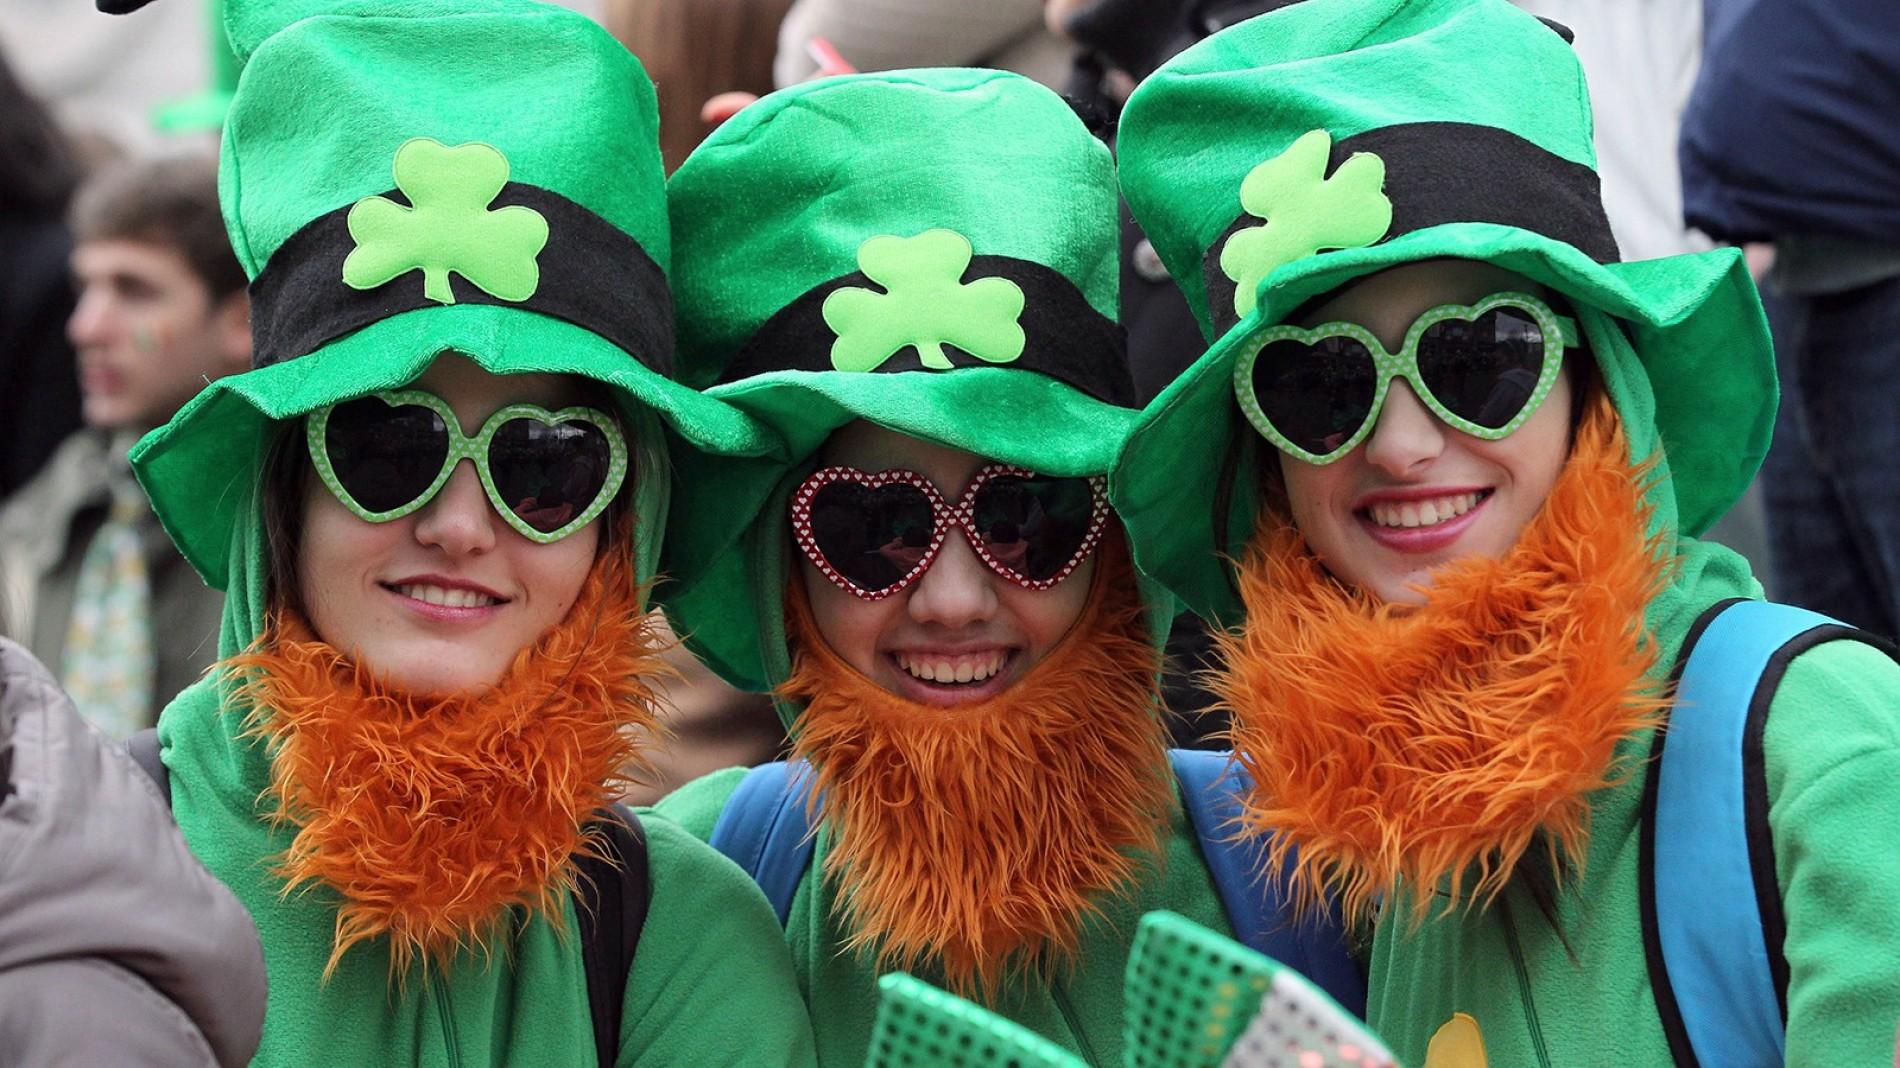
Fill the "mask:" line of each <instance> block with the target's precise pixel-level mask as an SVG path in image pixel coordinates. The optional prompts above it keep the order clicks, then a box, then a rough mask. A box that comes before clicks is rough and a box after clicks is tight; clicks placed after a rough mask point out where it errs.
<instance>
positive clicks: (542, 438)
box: [304, 389, 627, 544]
mask: <svg viewBox="0 0 1900 1068" xmlns="http://www.w3.org/2000/svg"><path fill="white" fill-rule="evenodd" d="M304 438H305V441H306V442H307V444H308V445H309V447H310V461H311V463H313V464H314V465H316V469H317V476H318V477H319V478H321V479H323V484H324V485H325V486H328V487H329V488H330V492H331V493H333V494H335V495H336V499H337V500H339V501H341V502H343V506H344V507H345V508H348V509H349V510H350V511H351V512H352V513H354V514H355V515H356V516H357V518H359V519H363V520H366V521H368V522H371V523H387V522H389V521H390V520H393V519H401V518H402V517H403V516H406V515H408V514H409V513H411V512H414V511H415V510H416V509H418V508H421V507H422V506H423V505H425V504H428V503H429V502H430V501H431V500H433V499H434V498H435V495H436V494H437V493H440V492H441V491H442V487H443V486H445V485H447V484H448V481H449V476H450V475H451V474H453V473H454V471H455V465H456V464H458V463H460V462H461V461H463V460H471V461H473V462H474V464H475V473H476V475H477V477H479V478H480V479H481V483H482V489H483V490H484V491H486V492H487V494H488V500H489V503H491V504H493V505H494V506H495V511H496V512H498V513H499V514H500V515H501V517H502V518H503V519H505V520H507V522H508V525H509V526H511V527H513V528H514V529H515V530H516V531H517V532H519V533H520V534H521V536H522V537H524V538H527V539H529V540H530V541H537V542H541V543H544V544H545V543H547V542H555V541H559V540H561V539H562V538H565V537H567V536H568V535H569V534H572V533H574V532H575V531H576V530H579V529H580V528H581V527H583V526H586V525H587V524H588V523H589V522H590V521H592V520H593V519H594V517H595V516H598V515H599V514H600V513H601V512H602V511H604V510H606V507H607V503H608V502H609V501H611V500H613V496H614V494H615V493H616V492H618V491H619V489H620V484H621V483H622V482H623V481H625V480H626V477H627V440H626V438H625V437H624V436H623V435H622V433H621V431H620V424H619V423H618V422H616V421H615V420H614V418H613V417H612V416H610V415H608V414H607V413H605V412H602V411H600V410H598V409H595V408H578V407H577V408H563V409H561V410H560V411H558V412H550V411H548V410H547V409H546V408H542V407H540V406H539V405H534V404H510V405H508V406H507V407H505V408H503V409H501V410H500V411H498V412H496V413H495V414H493V415H491V416H489V417H488V419H487V421H485V422H484V423H482V428H481V430H479V431H477V432H476V433H475V435H474V436H472V437H471V436H468V435H465V434H463V433H462V425H461V422H460V421H459V420H457V419H456V417H455V410H454V409H453V408H451V407H449V403H448V402H447V401H445V400H443V399H442V398H440V397H438V396H436V395H435V394H433V393H425V392H423V391H421V390H416V389H408V390H399V391H394V392H390V391H385V392H379V393H372V394H370V395H369V396H367V397H359V398H357V399H355V400H347V401H343V402H341V403H338V404H332V405H330V406H329V407H327V408H322V409H319V410H318V411H316V412H314V413H312V414H311V416H310V417H309V418H308V419H307V420H305V422H304Z"/></svg>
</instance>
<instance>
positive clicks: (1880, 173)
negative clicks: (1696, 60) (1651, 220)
mask: <svg viewBox="0 0 1900 1068" xmlns="http://www.w3.org/2000/svg"><path fill="white" fill-rule="evenodd" d="M1705 4H1706V6H1705V8H1704V27H1705V30H1704V51H1703V60H1702V70H1701V73H1700V75H1699V76H1698V78H1697V80H1696V86H1695V90H1694V92H1693V93H1692V94H1691V95H1690V98H1689V107H1688V110H1687V112H1686V113H1685V114H1684V115H1683V120H1682V135H1681V146H1680V147H1681V157H1682V187H1683V213H1684V214H1685V215H1686V216H1687V218H1688V222H1689V224H1690V225H1691V226H1695V227H1699V228H1700V229H1702V230H1704V231H1706V232H1707V233H1709V234H1710V235H1711V236H1714V237H1716V238H1719V239H1722V240H1727V241H1736V242H1740V241H1753V240H1772V239H1775V238H1778V237H1780V236H1782V235H1787V234H1823V235H1837V236H1841V237H1850V238H1859V239H1862V240H1864V241H1871V242H1878V243H1881V244H1886V245H1900V119H1897V118H1896V117H1900V4H1896V3H1895V2H1894V0H1705Z"/></svg>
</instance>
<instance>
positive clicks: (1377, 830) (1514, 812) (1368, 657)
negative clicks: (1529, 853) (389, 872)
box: [1214, 395, 1666, 922]
mask: <svg viewBox="0 0 1900 1068" xmlns="http://www.w3.org/2000/svg"><path fill="white" fill-rule="evenodd" d="M1646 481H1647V470H1646V468H1644V467H1640V466H1636V465H1632V464H1631V463H1630V462H1629V460H1628V450H1627V446H1626V444H1625V442H1624V437H1623V433H1622V429H1621V424H1620V422H1619V421H1618V420H1617V417H1616V414H1615V411H1614V409H1613V408H1612V407H1611V405H1610V403H1609V400H1608V398H1607V397H1604V396H1602V395H1598V396H1597V397H1596V398H1594V399H1593V401H1592V403H1591V404H1590V406H1589V408H1588V409H1587V412H1586V414H1585V416H1584V419H1583V421H1582V424H1581V426H1580V427H1579V428H1578V431H1577V435H1576V444H1575V446H1574V448H1573V450H1572V453H1571V456H1570V459H1569V461H1568V464H1567V467H1566V469H1565V471H1564V472H1563V474H1562V476H1561V477H1560V478H1559V479H1558V482H1557V485H1556V486H1555V488H1554V489H1553V490H1552V491H1551V494H1550V497H1549V499H1548V500H1547V501H1546V502H1545V504H1544V507H1543V510H1542V511H1541V512H1540V513H1539V515H1538V517H1537V518H1536V519H1535V520H1533V521H1532V522H1531V524H1530V525H1529V526H1528V527H1527V528H1526V529H1525V531H1524V534H1523V536H1522V537H1521V538H1520V539H1519V542H1518V545H1517V547H1516V549H1515V550H1513V552H1512V553H1511V554H1510V555H1509V556H1507V557H1506V558H1504V559H1502V560H1490V559H1473V560H1466V561H1460V562H1458V563H1456V564H1453V565H1450V566H1447V567H1445V568H1443V569H1441V570H1440V571H1437V572H1435V573H1434V574H1433V576H1432V585H1431V588H1430V591H1429V599H1428V600H1427V602H1426V603H1425V604H1424V605H1422V606H1407V605H1395V604H1381V603H1377V602H1375V601H1374V600H1373V599H1372V598H1370V597H1369V596H1367V595H1366V594H1364V593H1362V592H1359V591H1355V590H1350V589H1347V588H1345V587H1343V586H1342V585H1341V584H1340V583H1338V582H1337V581H1335V580H1334V579H1333V578H1331V577H1330V576H1329V575H1328V574H1327V573H1326V572H1325V571H1324V570H1323V569H1322V567H1321V566H1320V565H1319V563H1318V562H1317V561H1316V560H1315V559H1314V558H1313V556H1312V555H1311V554H1310V553H1309V552H1308V551H1307V549H1306V547H1305V545H1304V543H1303V542H1302V541H1301V539H1300V536H1299V534H1298V532H1297V531H1295V530H1294V529H1293V528H1292V527H1291V525H1290V524H1288V523H1286V522H1285V521H1284V520H1282V519H1279V518H1278V517H1277V516H1272V515H1269V517H1268V518H1267V519H1265V520H1264V521H1263V523H1262V527H1261V530H1260V532H1259V533H1258V534H1257V535H1256V539H1255V543H1254V545H1253V547H1252V548H1251V549H1250V550H1249V553H1248V556H1247V559H1246V561H1245V562H1244V564H1243V566H1242V567H1241V569H1240V592H1241V595H1242V597H1243V598H1244V599H1245V602H1246V607H1247V622H1246V626H1245V627H1244V629H1242V630H1241V631H1240V632H1238V633H1236V634H1232V635H1226V636H1224V637H1223V638H1222V640H1221V642H1220V644H1221V646H1222V653H1223V654H1224V657H1225V663H1226V665H1227V666H1226V667H1225V668H1224V669H1222V670H1220V671H1219V672H1218V673H1217V674H1216V676H1215V679H1214V682H1215V686H1214V689H1215V691H1216V693H1217V694H1218V695H1219V696H1220V698H1221V701H1222V703H1223V704H1224V705H1225V706H1226V707H1227V708H1228V709H1229V710H1230V711H1231V712H1232V715H1233V728H1232V729H1233V742H1234V748H1235V751H1236V753H1237V754H1238V756H1239V759H1240V761H1241V763H1242V764H1243V765H1245V767H1246V768H1247V770H1248V772H1249V773H1251V774H1252V776H1253V781H1254V784H1255V793H1254V795H1253V798H1252V803H1251V804H1250V805H1249V806H1248V807H1247V810H1246V813H1245V817H1244V822H1245V825H1246V827H1247V828H1248V831H1249V832H1250V833H1252V834H1255V835H1262V836H1266V840H1267V842H1268V843H1269V847H1270V850H1271V853H1272V858H1271V861H1270V863H1269V865H1268V870H1270V871H1273V870H1279V869H1280V867H1281V865H1282V863H1283V861H1284V858H1285V855H1286V853H1287V851H1288V850H1297V851H1298V867H1297V868H1296V870H1295V871H1294V872H1293V875H1292V882H1293V888H1294V890H1295V893H1296V900H1298V901H1300V902H1301V903H1302V905H1303V906H1310V905H1311V904H1312V903H1313V902H1315V901H1316V900H1319V899H1321V898H1328V899H1334V900H1337V901H1338V902H1339V903H1340V905H1341V906H1342V907H1343V908H1344V910H1345V912H1346V914H1347V915H1348V916H1349V917H1350V918H1353V919H1355V920H1357V919H1363V918H1365V917H1366V916H1367V915H1368V913H1369V909H1370V907H1371V905H1372V902H1374V901H1375V900H1376V899H1377V898H1378V897H1379V896H1380V895H1389V894H1391V893H1393V892H1394V890H1395V889H1396V888H1397V886H1398V885H1399V884H1400V883H1404V884H1405V885H1407V886H1409V887H1411V888H1413V890H1414V891H1415V892H1414V894H1413V895H1412V905H1413V914H1412V919H1413V921H1414V922H1416V921H1418V920H1420V919H1422V918H1423V917H1424V916H1425V915H1426V914H1427V913H1428V911H1429V903H1430V901H1431V900H1432V897H1433V895H1432V894H1431V893H1430V892H1429V891H1430V890H1431V889H1433V888H1442V889H1445V890H1448V891H1449V893H1450V897H1449V898H1448V899H1445V900H1446V902H1447V907H1452V905H1453V904H1455V903H1463V904H1470V903H1474V902H1475V903H1479V904H1483V903H1485V902H1488V901H1489V900H1490V898H1491V897H1493V896H1495V895H1496V894H1497V893H1498V891H1499V890H1500V889H1502V888H1503V886H1504V884H1505V883H1506V882H1507V881H1508V880H1509V879H1510V876H1511V874H1512V871H1513V870H1514V868H1515V866H1516V865H1517V863H1518V861H1519V859H1520V858H1522V857H1523V856H1524V854H1525V852H1526V850H1528V849H1530V848H1532V846H1533V843H1538V842H1540V839H1541V848H1543V849H1546V850H1548V851H1549V855H1550V856H1551V857H1552V859H1558V858H1561V859H1562V860H1563V861H1564V862H1566V863H1568V864H1571V865H1580V864H1581V863H1582V859H1583V855H1584V847H1585V845H1586V842H1587V839H1588V836H1589V795H1590V793H1591V792H1592V791H1593V790H1597V789H1600V788H1601V787H1603V786H1605V785H1607V784H1609V783H1611V782H1614V781H1616V779H1617V778H1619V777H1620V776H1621V775H1623V774H1624V773H1625V772H1626V771H1627V769H1626V768H1625V767H1623V766H1622V765H1621V764H1620V763H1619V762H1618V761H1616V760H1615V756H1616V749H1617V744H1618V743H1619V742H1621V741H1623V740H1624V739H1625V738H1628V737H1629V736H1630V735H1631V734H1632V733H1634V732H1637V731H1641V730H1643V729H1644V728H1647V727H1650V726H1652V725H1654V724H1655V723H1656V722H1657V721H1658V719H1659V716H1660V712H1661V710H1662V709H1663V708H1664V707H1666V701H1665V700H1664V699H1663V694H1662V692H1661V689H1662V688H1661V686H1660V685H1659V683H1658V681H1657V680H1656V679H1655V678H1654V676H1653V674H1652V672H1653V668H1654V666H1655V655H1656V654H1655V650H1654V647H1653V645H1652V643H1650V642H1648V641H1647V640H1646V638H1645V636H1644V631H1643V612H1644V608H1645V607H1646V606H1647V605H1648V604H1649V602H1650V600H1651V598H1652V596H1653V595H1654V594H1655V593H1656V591H1657V590H1658V589H1659V588H1660V584H1661V583H1662V581H1663V576H1664V565H1663V564H1662V562H1661V559H1660V557H1661V550H1660V548H1659V547H1658V545H1657V544H1656V543H1654V542H1651V541H1648V540H1647V539H1646V538H1645V535H1644V531H1645V530H1646V529H1647V528H1648V522H1649V509H1648V507H1647V506H1646V504H1645V503H1644V501H1643V497H1642V493H1643V487H1644V485H1645V484H1646ZM1421 888H1423V889H1421ZM1467 891H1468V892H1469V896H1468V897H1467V896H1466V893H1467Z"/></svg>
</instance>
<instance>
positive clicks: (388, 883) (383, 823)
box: [224, 548, 665, 976]
mask: <svg viewBox="0 0 1900 1068" xmlns="http://www.w3.org/2000/svg"><path fill="white" fill-rule="evenodd" d="M627 556H628V554H627V553H626V552H625V551H624V549H622V550H620V551H615V550H614V549H611V548H610V549H609V550H608V551H606V552H603V553H602V554H601V556H600V558H599V559H598V560H597V561H596V562H595V564H594V567H593V570H592V572H591V573H590V574H589V575H588V577H587V580H586V583H585V584H584V585H583V587H582V589H581V593H580V595H579V597H577V598H576V600H575V602H574V607H573V608H572V609H571V610H570V611H569V613H568V616H567V618H566V619H565V620H563V621H562V622H561V623H560V624H558V625H557V626H556V627H555V628H554V629H552V630H550V631H549V632H548V633H547V634H545V635H543V636H542V638H541V639H540V640H539V641H538V642H536V643H535V644H534V645H532V646H529V647H528V648H526V649H524V650H522V651H521V652H520V653H518V654H516V656H515V660H514V663H513V664H512V665H511V666H510V667H509V669H508V672H507V674H506V675H505V676H504V677H503V678H502V680H501V681H500V682H499V683H497V684H496V685H495V686H494V687H492V688H490V689H487V690H483V691H480V692H477V693H468V694H454V695H422V694H409V693H405V692H403V691H401V690H398V689H395V688H394V687H392V686H391V685H389V684H388V683H385V682H383V681H382V680H380V679H378V678H377V677H376V676H375V675H373V674H372V673H371V672H370V671H369V670H368V669H367V668H365V667H364V666H363V665H361V664H360V663H356V662H354V661H352V660H351V659H349V658H348V657H346V656H345V655H344V654H343V653H341V652H340V651H338V650H337V649H336V647H334V646H332V645H329V644H328V643H326V642H324V641H323V640H321V639H320V638H318V637H316V636H315V635H314V634H313V633H312V631H311V630H310V627H309V625H308V624H307V623H305V622H304V620H303V618H302V617H301V616H300V615H298V614H297V613H296V612H295V611H292V610H290V609H288V608H284V607H279V608H277V609H276V610H275V611H274V612H273V614H272V617H271V622H270V624H269V626H268V627H267V628H266V630H265V632H264V634H263V636H262V637H261V638H260V639H259V641H258V642H257V643H256V644H255V645H254V646H253V647H252V651H250V652H246V653H244V654H242V655H239V656H237V657H233V658H232V659H230V660H228V661H226V663H225V665H224V666H225V667H226V668H228V669H229V670H230V672H231V675H232V677H233V678H234V679H236V680H238V690H237V692H236V696H237V697H238V699H239V700H240V701H242V702H244V703H247V704H249V705H250V706H251V707H252V709H253V711H252V712H251V714H250V717H249V719H248V721H247V733H248V734H250V735H252V736H256V737H262V738H264V739H265V740H266V741H267V742H268V743H269V745H270V748H271V754H272V755H271V769H270V787H269V788H268V790H267V791H266V793H265V797H266V798H267V799H268V800H269V801H270V803H271V806H272V807H271V813H270V814H271V817H272V818H273V819H274V820H276V821H277V822H280V823H285V824H290V825H293V826H295V827H296V828H297V833H296V836H295V837H294V838H293V839H292V840H291V843H290V847H289V848H288V849H287V850H285V852H284V853H283V854H282V855H281V856H280V857H278V858H276V860H277V865H276V868H275V871H276V873H277V874H278V875H279V876H281V877H282V878H283V879H284V880H285V886H284V893H285V894H289V893H290V892H292V891H293V890H295V889H296V888H298V887H300V886H303V885H305V884H309V883H321V884H323V885H325V886H328V887H330V888H331V889H332V890H334V891H336V893H337V894H338V895H339V896H340V897H341V898H342V902H341V904H340V905H339V906H338V908H337V917H336V930H335V936H334V940H333V942H332V945H331V952H330V961H329V964H328V966H327V967H326V969H325V975H326V976H328V975H329V974H330V973H331V972H334V971H335V969H336V964H337V961H339V960H340V959H341V958H342V956H343V954H344V952H345V951H347V950H348V949H349V948H350V947H351V946H353V945H355V944H356V943H358V942H361V941H364V940H366V939H370V938H375V937H378V936H385V935H386V936H387V937H388V938H389V952H390V969H391V972H392V973H401V972H403V971H404V970H406V969H407V968H408V966H409V965H410V964H411V963H412V962H414V961H415V960H417V959H423V960H426V961H430V962H434V963H437V964H446V963H447V962H448V960H449V959H450V958H451V957H452V956H453V955H454V954H455V953H456V952H457V951H459V950H460V949H462V948H463V947H466V946H474V947H486V946H487V945H488V944H489V939H490V937H491V936H492V935H493V934H494V932H495V931H496V929H497V927H498V925H499V924H500V923H501V922H502V921H503V920H504V919H506V918H508V917H509V916H510V914H512V913H515V912H516V911H517V910H526V911H528V912H530V913H537V914H540V915H543V916H546V917H547V918H549V919H550V920H552V921H553V922H554V923H556V924H557V925H558V924H560V923H561V922H562V921H563V917H564V915H565V913H564V912H563V908H562V905H563V901H564V899H565V897H566V895H567V894H569V893H570V892H571V891H572V889H573V886H574V880H575V871H574V865H573V858H574V856H575V854H576V853H577V852H583V851H591V850H593V849H594V848H596V846H595V844H594V843H593V841H592V840H591V839H590V837H589V836H588V835H586V834H584V833H583V830H582V825H583V823H584V822H585V821H587V820H588V819H589V818H590V817H591V816H592V814H593V813H594V811H595V810H596V809H599V808H600V807H602V806H604V805H606V804H608V803H610V802H611V801H613V800H614V798H615V797H616V796H617V795H618V793H619V786H620V784H622V783H623V782H624V781H625V779H624V775H625V773H626V769H627V768H628V767H629V766H630V765H631V766H634V767H638V766H639V761H640V758H639V754H638V752H637V748H636V742H635V741H634V737H635V736H634V732H633V729H634V728H636V727H639V728H648V729H651V728H653V727H654V726H655V724H656V717H655V715H654V698H653V693H652V691H651V690H650V689H649V688H648V685H647V683H646V681H645V678H646V677H647V676H649V675H651V674H652V673H653V672H655V671H656V670H663V669H661V668H660V666H659V664H660V662H659V659H658V657H659V654H660V653H661V652H662V651H663V648H664V645H665V643H664V641H663V640H662V639H661V638H660V637H659V636H658V635H657V634H656V633H655V627H654V625H653V624H652V622H651V621H650V620H649V618H648V616H647V615H646V613H645V612H643V611H642V610H641V607H640V596H639V593H638V592H637V591H636V590H635V588H634V583H633V579H632V573H631V571H632V569H631V563H630V561H629V560H628V559H627Z"/></svg>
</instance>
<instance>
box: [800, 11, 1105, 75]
mask: <svg viewBox="0 0 1900 1068" xmlns="http://www.w3.org/2000/svg"><path fill="white" fill-rule="evenodd" d="M814 39H819V40H823V41H825V42H828V43H829V44H830V46H831V47H832V48H834V49H836V51H837V54H838V55H839V56H840V57H842V58H843V60H844V61H845V63H847V64H849V65H850V66H851V67H852V68H853V69H855V70H861V71H879V70H898V69H901V68H906V67H993V68H995V69H997V70H1007V71H1014V72H1016V73H1017V74H1021V75H1024V76H1026V77H1029V78H1032V79H1034V80H1036V81H1039V82H1041V83H1042V84H1044V85H1047V86H1050V87H1051V88H1060V87H1061V85H1062V83H1063V81H1064V79H1066V78H1067V77H1068V74H1069V65H1070V62H1071V61H1072V59H1073V57H1074V55H1075V46H1074V45H1072V44H1070V43H1069V42H1068V41H1065V40H1063V39H1062V38H1060V37H1057V36H1056V35H1055V34H1053V33H1051V32H1049V29H1048V28H1047V27H1046V26H1045V25H1043V14H1042V4H1041V2H1040V0H984V2H983V3H976V4H946V3H942V2H940V0H797V2H796V3H794V4H792V8H791V11H789V12H788V13H787V14H786V16H785V22H784V24H783V25H782V26H781V27H780V29H779V38H778V60H777V62H776V63H774V64H773V67H772V74H773V78H774V80H775V81H776V82H777V83H778V85H779V86H780V87H781V88H782V87H784V86H787V85H796V84H797V83H799V82H802V81H805V80H806V79H808V78H811V77H812V76H813V75H816V74H821V73H823V71H822V70H821V68H822V67H824V66H825V65H826V61H825V59H824V58H822V57H824V56H825V52H824V50H823V49H819V50H817V51H814V50H813V49H812V47H811V43H812V41H813V40H814Z"/></svg>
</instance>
